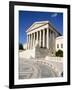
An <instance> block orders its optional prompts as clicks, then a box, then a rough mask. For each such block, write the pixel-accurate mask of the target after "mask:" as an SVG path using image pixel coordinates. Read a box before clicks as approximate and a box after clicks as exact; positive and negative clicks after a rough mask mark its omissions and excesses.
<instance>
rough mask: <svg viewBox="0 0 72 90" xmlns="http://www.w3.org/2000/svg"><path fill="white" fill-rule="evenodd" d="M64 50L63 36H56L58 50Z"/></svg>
mask: <svg viewBox="0 0 72 90" xmlns="http://www.w3.org/2000/svg"><path fill="white" fill-rule="evenodd" d="M58 50H62V51H63V36H60V37H57V38H56V51H58Z"/></svg>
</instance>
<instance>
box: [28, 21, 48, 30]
mask: <svg viewBox="0 0 72 90" xmlns="http://www.w3.org/2000/svg"><path fill="white" fill-rule="evenodd" d="M47 23H48V21H39V22H35V23H33V24H32V25H31V26H30V27H29V28H28V30H27V32H29V31H31V30H34V29H35V28H38V27H40V26H43V25H45V24H47Z"/></svg>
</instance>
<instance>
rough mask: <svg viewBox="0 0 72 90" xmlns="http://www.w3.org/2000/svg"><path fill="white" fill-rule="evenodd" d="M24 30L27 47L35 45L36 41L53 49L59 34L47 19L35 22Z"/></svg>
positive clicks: (44, 46) (41, 45)
mask: <svg viewBox="0 0 72 90" xmlns="http://www.w3.org/2000/svg"><path fill="white" fill-rule="evenodd" d="M26 32H27V43H28V46H27V48H28V49H32V48H33V47H35V45H36V43H38V44H39V46H40V47H43V48H47V49H55V39H56V37H58V36H60V35H61V34H60V33H59V32H58V31H57V30H56V29H55V27H54V26H53V25H52V24H51V23H50V22H49V21H39V22H35V23H33V24H32V25H31V26H30V27H29V28H28V30H27V31H26Z"/></svg>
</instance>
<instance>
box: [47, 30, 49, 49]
mask: <svg viewBox="0 0 72 90" xmlns="http://www.w3.org/2000/svg"><path fill="white" fill-rule="evenodd" d="M47 48H49V29H47Z"/></svg>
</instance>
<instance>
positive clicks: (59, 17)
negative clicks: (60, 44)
mask: <svg viewBox="0 0 72 90" xmlns="http://www.w3.org/2000/svg"><path fill="white" fill-rule="evenodd" d="M36 21H50V22H51V23H52V25H54V27H55V28H56V29H57V31H58V32H60V33H61V34H63V13H57V12H37V11H19V43H22V44H24V43H25V42H26V40H27V35H26V30H27V29H28V28H29V27H30V26H31V25H32V24H33V23H34V22H36Z"/></svg>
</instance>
